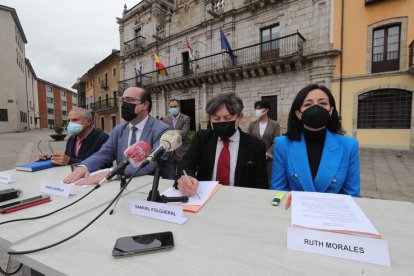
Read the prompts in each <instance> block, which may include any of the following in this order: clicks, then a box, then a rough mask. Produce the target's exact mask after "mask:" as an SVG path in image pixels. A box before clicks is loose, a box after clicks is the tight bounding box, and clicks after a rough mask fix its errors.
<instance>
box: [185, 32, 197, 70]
mask: <svg viewBox="0 0 414 276" xmlns="http://www.w3.org/2000/svg"><path fill="white" fill-rule="evenodd" d="M185 39H186V43H185V47H186V48H187V49H188V53H189V55H190V60H191V61H195V56H194V51H193V48H191V46H190V42H189V41H188V38H185ZM199 68H200V66H199V65H198V64H197V63H196V64H195V69H196V70H197V69H199Z"/></svg>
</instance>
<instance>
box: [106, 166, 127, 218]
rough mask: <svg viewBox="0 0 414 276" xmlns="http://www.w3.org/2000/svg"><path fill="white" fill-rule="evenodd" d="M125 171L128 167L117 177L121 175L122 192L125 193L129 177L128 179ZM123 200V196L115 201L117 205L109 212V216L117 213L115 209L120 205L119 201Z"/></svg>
mask: <svg viewBox="0 0 414 276" xmlns="http://www.w3.org/2000/svg"><path fill="white" fill-rule="evenodd" d="M125 169H126V167H124V168H122V169H121V170H120V171H119V174H117V175H119V176H120V177H121V182H120V189H121V190H122V191H124V187H125V186H126V185H127V184H128V183H127V179H128V178H127V177H126V175H125ZM121 195H122V193H121ZM120 199H121V196H119V197H118V198H117V200H116V201H115V204H114V207H113V208H112V209H111V211H109V214H110V215H112V214H113V213H114V211H115V207H116V206H117V205H118V201H119V200H120Z"/></svg>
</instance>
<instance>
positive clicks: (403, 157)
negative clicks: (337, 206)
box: [0, 129, 414, 275]
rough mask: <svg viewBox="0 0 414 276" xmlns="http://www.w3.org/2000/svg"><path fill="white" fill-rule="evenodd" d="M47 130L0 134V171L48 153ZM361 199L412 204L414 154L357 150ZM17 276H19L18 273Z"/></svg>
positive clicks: (0, 261) (1, 258)
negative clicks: (40, 152)
mask: <svg viewBox="0 0 414 276" xmlns="http://www.w3.org/2000/svg"><path fill="white" fill-rule="evenodd" d="M52 133H53V130H50V129H41V130H33V131H30V132H22V133H6V134H0V171H4V170H10V169H13V168H14V166H15V164H19V163H24V162H29V161H32V160H34V159H35V158H36V156H37V153H38V151H39V150H38V146H37V145H38V143H39V141H41V143H40V148H41V150H42V151H45V152H49V153H50V149H49V145H48V144H49V141H50V140H51V139H50V137H49V135H50V134H52ZM65 146H66V141H61V142H55V141H51V142H50V147H51V148H52V149H53V150H54V151H64V150H65ZM360 161H361V196H362V197H367V198H377V199H386V200H402V201H411V202H414V151H410V150H404V151H400V150H391V149H368V148H362V149H360ZM6 264H7V255H6V254H5V252H4V250H3V249H0V265H1V267H2V268H5V267H6ZM17 275H22V274H21V272H20V273H19V274H17Z"/></svg>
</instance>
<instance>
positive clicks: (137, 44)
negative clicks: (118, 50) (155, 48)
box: [124, 36, 147, 52]
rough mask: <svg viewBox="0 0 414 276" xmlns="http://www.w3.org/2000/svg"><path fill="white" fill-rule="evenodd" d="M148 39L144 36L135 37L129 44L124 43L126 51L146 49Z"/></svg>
mask: <svg viewBox="0 0 414 276" xmlns="http://www.w3.org/2000/svg"><path fill="white" fill-rule="evenodd" d="M146 43H147V42H146V39H145V37H143V36H137V37H134V38H133V39H131V40H128V41H127V42H124V45H125V46H124V51H125V52H129V51H132V50H136V49H144V48H145V47H146Z"/></svg>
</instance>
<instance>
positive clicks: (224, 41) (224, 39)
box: [220, 28, 236, 64]
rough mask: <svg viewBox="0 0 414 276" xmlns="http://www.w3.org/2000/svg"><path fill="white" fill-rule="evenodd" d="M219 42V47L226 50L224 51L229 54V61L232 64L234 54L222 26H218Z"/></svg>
mask: <svg viewBox="0 0 414 276" xmlns="http://www.w3.org/2000/svg"><path fill="white" fill-rule="evenodd" d="M220 42H221V49H223V50H226V52H227V53H228V54H229V56H230V59H231V62H232V63H233V64H234V62H235V60H236V56H235V55H234V54H233V50H232V49H231V46H230V43H229V41H228V40H227V37H226V35H225V34H224V32H223V29H222V28H220Z"/></svg>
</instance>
